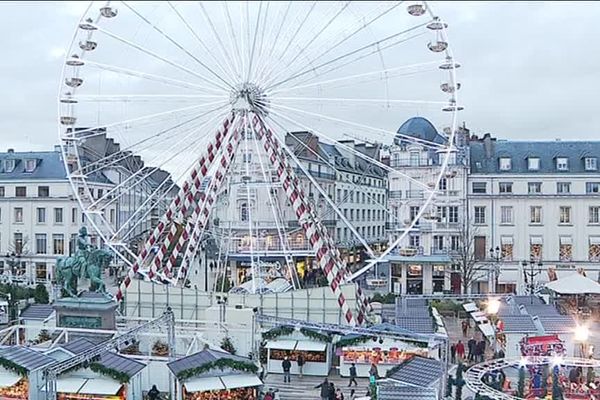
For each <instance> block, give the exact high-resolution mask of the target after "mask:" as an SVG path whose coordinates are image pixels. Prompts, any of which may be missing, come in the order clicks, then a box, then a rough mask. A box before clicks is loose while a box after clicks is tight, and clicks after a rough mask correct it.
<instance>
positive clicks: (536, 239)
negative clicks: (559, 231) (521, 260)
mask: <svg viewBox="0 0 600 400" xmlns="http://www.w3.org/2000/svg"><path fill="white" fill-rule="evenodd" d="M529 259H530V260H533V261H540V260H541V259H542V237H541V236H531V237H530V238H529Z"/></svg>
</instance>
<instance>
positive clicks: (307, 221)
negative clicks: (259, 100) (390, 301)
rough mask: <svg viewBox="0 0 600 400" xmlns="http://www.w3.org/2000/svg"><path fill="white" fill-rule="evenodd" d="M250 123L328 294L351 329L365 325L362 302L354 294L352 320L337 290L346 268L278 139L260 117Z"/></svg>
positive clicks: (342, 296)
mask: <svg viewBox="0 0 600 400" xmlns="http://www.w3.org/2000/svg"><path fill="white" fill-rule="evenodd" d="M252 123H253V124H254V125H255V126H256V132H257V133H258V136H259V138H260V140H261V141H262V143H263V146H264V149H265V150H266V151H267V154H268V156H269V160H270V161H271V163H272V164H273V166H274V167H275V168H276V169H277V174H278V176H279V178H280V180H281V181H282V182H283V188H284V190H285V193H286V195H287V197H288V199H289V200H290V202H291V204H292V207H293V209H294V212H295V213H296V216H297V217H298V221H299V223H300V226H301V227H302V228H303V230H304V233H305V235H306V238H307V239H308V241H309V242H310V244H311V246H312V248H313V250H315V253H316V258H317V262H318V264H319V266H320V267H321V269H322V270H323V272H324V273H325V276H326V277H327V280H328V282H329V286H330V288H331V290H332V291H333V292H334V293H335V295H336V297H337V299H338V304H339V306H340V308H341V309H342V312H343V314H344V318H345V319H346V322H347V323H348V324H350V325H357V324H362V322H363V321H364V312H363V302H362V300H360V299H359V298H358V293H357V302H358V304H359V311H358V313H357V317H355V316H354V314H353V312H352V310H350V307H349V305H348V302H347V300H346V298H345V297H344V294H343V293H342V290H341V286H340V284H341V283H342V282H344V281H345V278H346V272H347V271H346V268H345V266H344V264H343V262H342V261H341V259H339V258H337V259H335V258H334V257H335V256H336V255H337V254H339V253H336V250H337V249H335V246H332V241H331V238H330V237H329V235H328V233H327V230H326V229H325V228H324V227H323V226H322V225H321V224H320V222H319V221H318V219H317V218H316V215H315V214H314V211H313V210H312V208H311V207H310V205H309V203H308V201H307V200H306V198H305V197H304V193H303V191H302V189H301V188H300V187H299V184H298V178H297V177H296V176H295V174H294V173H293V170H292V167H291V164H290V163H289V161H288V159H287V157H286V155H285V153H284V152H283V151H281V150H280V147H281V145H280V144H279V142H278V140H277V138H276V137H274V135H273V134H272V133H271V132H270V131H269V129H268V128H266V127H265V125H264V122H263V121H262V119H261V118H260V117H258V116H256V115H254V117H253V120H252ZM340 266H341V268H340Z"/></svg>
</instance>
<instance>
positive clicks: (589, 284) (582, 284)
mask: <svg viewBox="0 0 600 400" xmlns="http://www.w3.org/2000/svg"><path fill="white" fill-rule="evenodd" d="M546 287H547V288H548V289H550V290H552V291H553V292H556V293H559V294H600V284H598V283H597V282H595V281H593V280H591V279H590V278H587V277H585V276H583V275H581V274H579V273H577V272H574V273H573V274H571V275H569V276H566V277H564V278H560V279H558V280H556V281H552V282H550V283H547V284H546Z"/></svg>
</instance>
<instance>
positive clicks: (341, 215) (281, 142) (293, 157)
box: [269, 116, 375, 257]
mask: <svg viewBox="0 0 600 400" xmlns="http://www.w3.org/2000/svg"><path fill="white" fill-rule="evenodd" d="M269 119H270V120H271V121H272V122H273V124H275V125H277V126H279V127H280V128H281V129H282V132H286V131H287V130H286V129H285V127H284V126H282V125H280V124H279V123H277V121H275V120H274V119H273V118H272V117H271V116H269ZM272 131H273V132H274V134H275V135H276V137H277V139H278V142H279V145H280V146H281V147H282V148H283V149H284V150H285V152H286V153H288V155H289V157H290V159H291V160H292V161H293V162H294V163H295V164H296V166H297V167H298V169H299V170H300V171H301V172H302V173H303V174H304V176H306V178H307V179H308V180H309V181H310V182H311V183H312V184H313V185H314V187H315V188H316V189H317V191H318V192H319V193H320V194H321V195H322V196H323V197H324V198H325V199H326V200H327V203H328V204H329V205H330V206H331V207H332V208H333V210H334V211H335V213H336V214H337V215H338V217H339V218H340V219H341V220H342V221H343V222H344V223H345V224H346V225H348V228H349V229H350V230H351V231H352V232H353V233H354V234H355V235H356V237H357V238H358V239H359V240H360V242H361V243H362V245H363V246H364V247H365V249H366V250H367V252H368V253H369V255H371V256H372V257H374V256H375V253H374V252H373V249H372V248H371V246H369V244H368V243H367V242H366V240H365V239H364V238H363V237H362V236H361V235H360V234H359V233H358V231H356V228H355V227H354V225H352V223H351V222H350V221H349V220H348V219H347V218H346V217H345V216H344V213H343V212H342V211H341V210H340V209H339V208H338V207H337V205H336V204H335V202H333V201H332V200H331V198H330V197H329V195H328V194H327V192H325V190H324V189H323V188H322V187H321V185H319V183H318V182H317V180H316V179H315V178H314V177H313V176H312V175H311V174H310V172H308V171H307V170H306V168H305V167H304V165H303V164H302V162H300V160H299V159H298V157H296V154H295V153H294V151H293V150H291V149H290V148H289V146H288V145H287V144H286V143H285V138H283V139H282V138H281V137H278V136H277V134H276V133H275V132H276V130H274V129H272Z"/></svg>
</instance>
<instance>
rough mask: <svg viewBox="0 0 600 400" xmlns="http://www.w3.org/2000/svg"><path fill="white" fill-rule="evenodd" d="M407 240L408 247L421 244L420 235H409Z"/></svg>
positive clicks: (416, 246) (415, 246)
mask: <svg viewBox="0 0 600 400" xmlns="http://www.w3.org/2000/svg"><path fill="white" fill-rule="evenodd" d="M408 242H409V243H408V244H409V246H410V247H414V248H418V247H419V246H421V236H419V235H410V236H409V238H408Z"/></svg>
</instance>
